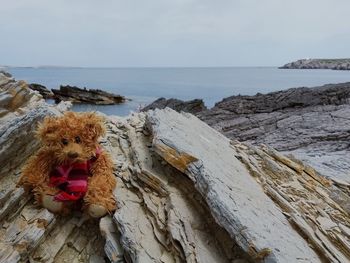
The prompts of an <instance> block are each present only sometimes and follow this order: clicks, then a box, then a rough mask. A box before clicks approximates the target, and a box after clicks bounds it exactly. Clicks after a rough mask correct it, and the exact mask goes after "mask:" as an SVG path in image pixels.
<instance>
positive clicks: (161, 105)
mask: <svg viewBox="0 0 350 263" xmlns="http://www.w3.org/2000/svg"><path fill="white" fill-rule="evenodd" d="M167 107H168V108H171V109H173V110H176V111H178V112H179V111H185V112H189V113H192V114H196V113H199V112H201V111H204V110H206V109H207V107H206V106H205V105H204V102H203V100H201V99H194V100H189V101H182V100H178V99H165V98H159V99H157V100H155V101H154V102H152V103H151V104H149V105H147V106H146V107H144V108H143V109H142V111H148V110H154V109H165V108H167Z"/></svg>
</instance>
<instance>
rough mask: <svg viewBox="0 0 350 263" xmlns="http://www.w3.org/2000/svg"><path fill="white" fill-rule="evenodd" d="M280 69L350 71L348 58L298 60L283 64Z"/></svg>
mask: <svg viewBox="0 0 350 263" xmlns="http://www.w3.org/2000/svg"><path fill="white" fill-rule="evenodd" d="M279 68H281V69H334V70H350V58H339V59H319V58H317V59H299V60H297V61H294V62H291V63H288V64H285V65H284V66H282V67H279Z"/></svg>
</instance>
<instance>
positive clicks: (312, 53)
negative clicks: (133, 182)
mask: <svg viewBox="0 0 350 263" xmlns="http://www.w3.org/2000/svg"><path fill="white" fill-rule="evenodd" d="M349 10H350V1H349V0H293V1H290V0H288V1H287V0H147V1H141V0H124V1H122V0H49V1H48V0H12V1H8V0H0V65H12V66H40V65H58V66H83V67H193V66H201V67H207V66H213V67H220V66H280V65H283V64H285V63H287V62H290V61H293V60H296V59H299V58H342V57H346V58H348V57H350V54H349V51H350V26H349V24H350V16H349Z"/></svg>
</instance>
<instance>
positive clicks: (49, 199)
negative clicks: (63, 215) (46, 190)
mask: <svg viewBox="0 0 350 263" xmlns="http://www.w3.org/2000/svg"><path fill="white" fill-rule="evenodd" d="M53 198H54V197H53V196H52V195H43V196H42V199H41V203H42V206H43V207H45V208H46V209H47V210H49V211H50V212H52V213H60V212H62V210H63V202H57V201H55V200H54V199H53Z"/></svg>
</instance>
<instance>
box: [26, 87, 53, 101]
mask: <svg viewBox="0 0 350 263" xmlns="http://www.w3.org/2000/svg"><path fill="white" fill-rule="evenodd" d="M28 87H29V88H30V89H32V90H36V91H39V93H40V94H41V95H42V96H43V98H44V99H52V98H53V97H54V95H53V93H52V92H51V91H50V90H49V89H48V88H46V87H45V86H43V85H41V84H37V83H31V84H28Z"/></svg>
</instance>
